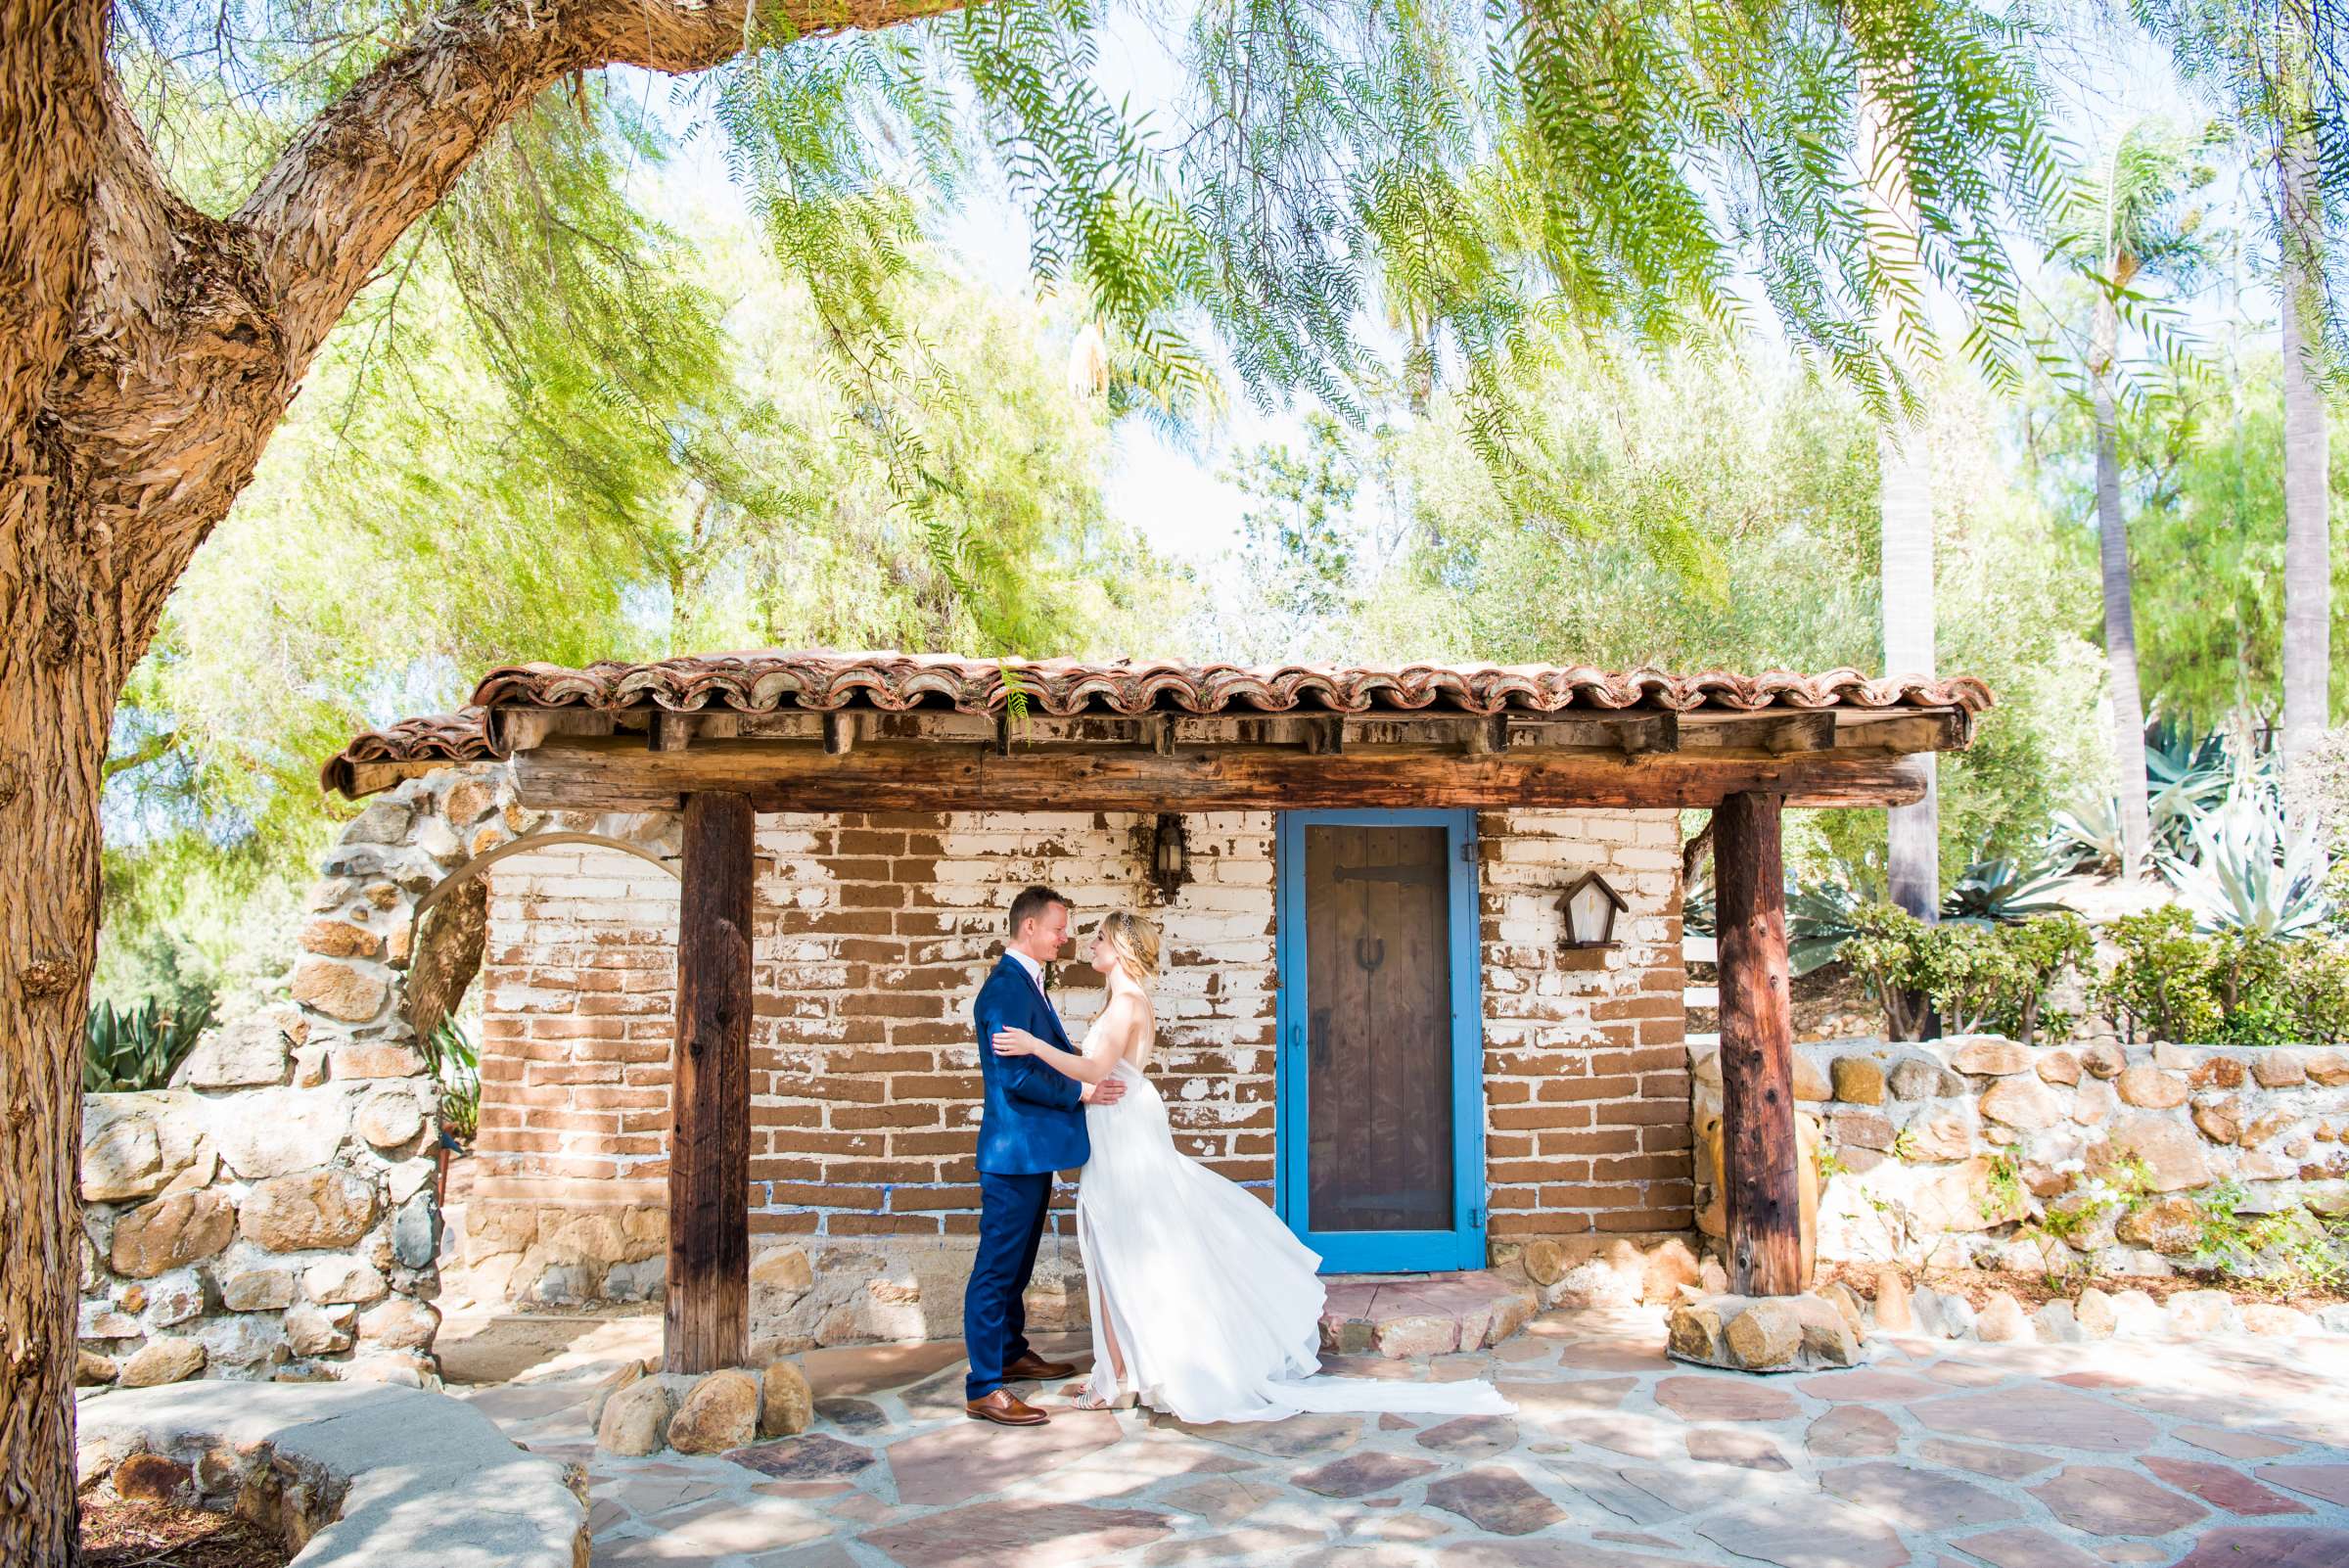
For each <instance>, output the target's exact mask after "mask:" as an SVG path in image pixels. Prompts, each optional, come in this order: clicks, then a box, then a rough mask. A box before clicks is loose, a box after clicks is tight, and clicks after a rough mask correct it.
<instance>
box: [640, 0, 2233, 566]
mask: <svg viewBox="0 0 2349 1568" xmlns="http://www.w3.org/2000/svg"><path fill="white" fill-rule="evenodd" d="M1174 16H1175V17H1176V19H1177V20H1176V22H1174V23H1169V22H1168V21H1167V17H1166V15H1165V14H1162V15H1161V16H1160V18H1159V22H1158V24H1157V27H1158V28H1164V29H1167V30H1175V29H1176V28H1178V25H1179V21H1178V19H1179V11H1178V10H1177V11H1176V12H1174ZM1095 75H1096V79H1097V80H1098V81H1099V82H1100V84H1101V85H1102V86H1103V87H1104V88H1105V89H1106V91H1107V92H1108V94H1109V96H1110V97H1111V98H1112V99H1113V100H1119V99H1123V100H1125V101H1126V102H1127V103H1128V106H1129V109H1130V111H1131V112H1132V113H1134V114H1136V115H1140V116H1142V117H1143V118H1144V119H1145V120H1147V119H1148V118H1150V117H1151V116H1152V115H1153V114H1154V112H1156V111H1161V110H1164V109H1165V108H1166V107H1168V106H1170V105H1171V104H1172V103H1173V102H1174V96H1175V95H1176V94H1177V93H1178V92H1179V90H1180V87H1181V76H1180V70H1179V67H1178V65H1177V63H1176V61H1175V60H1174V57H1173V56H1172V55H1171V54H1170V53H1169V51H1168V50H1167V49H1166V47H1165V46H1164V45H1163V44H1162V43H1161V41H1160V32H1159V30H1157V28H1154V27H1153V25H1152V24H1151V23H1147V22H1145V21H1143V20H1141V19H1140V18H1138V17H1136V16H1135V15H1134V14H1133V13H1132V12H1131V11H1130V10H1121V11H1119V12H1117V13H1116V15H1115V18H1114V20H1113V21H1112V22H1111V23H1110V24H1109V26H1108V28H1107V30H1106V33H1105V35H1104V37H1103V39H1102V43H1101V48H1100V53H1099V63H1098V67H1097V69H1096V72H1095ZM615 76H616V78H617V79H619V80H620V81H621V82H622V83H640V84H641V86H638V87H635V88H634V89H633V90H636V91H639V92H641V93H642V94H643V98H642V100H641V101H643V102H644V103H646V105H647V107H648V108H650V109H651V110H652V111H653V113H654V114H655V115H656V116H658V117H661V118H663V119H665V120H666V122H667V123H668V126H669V128H670V130H671V131H672V133H676V134H678V136H679V145H678V151H677V153H676V155H675V157H674V158H673V159H672V160H671V161H670V162H668V164H667V165H665V166H664V167H662V168H661V170H660V171H659V173H658V175H657V176H656V177H657V178H659V179H660V181H661V182H662V185H663V187H664V189H663V190H662V192H661V193H660V200H661V202H662V205H668V203H669V202H679V203H683V204H686V205H688V206H700V207H703V208H705V209H709V210H714V211H715V212H716V213H719V214H722V215H723V216H725V217H727V218H728V219H729V220H731V221H736V222H740V223H742V224H744V225H746V226H748V225H750V224H752V223H753V221H754V220H753V218H752V216H751V214H750V212H749V210H748V208H746V207H745V206H744V204H743V202H742V199H741V197H740V194H739V192H738V191H737V190H736V188H735V186H734V185H733V183H732V182H731V180H730V179H729V178H728V176H727V174H726V171H725V168H724V166H723V163H722V161H720V159H719V157H718V146H717V139H716V138H715V137H714V136H711V135H708V134H690V133H689V132H690V116H689V115H687V114H686V113H685V112H683V111H680V110H679V109H678V108H677V107H676V106H675V104H674V103H673V102H671V101H670V99H669V97H668V93H669V89H668V87H667V86H666V84H664V83H662V82H660V81H659V79H657V78H653V77H649V76H646V75H645V74H644V73H642V72H634V71H629V70H626V69H620V70H616V71H615ZM2049 86H2050V92H2051V94H2052V95H2053V97H2054V100H2055V103H2056V106H2057V107H2056V116H2055V117H2056V126H2055V129H2056V133H2057V135H2058V137H2059V138H2060V139H2061V140H2062V141H2064V142H2065V143H2066V144H2068V145H2069V147H2070V148H2071V149H2072V151H2073V152H2074V154H2075V156H2077V157H2078V159H2079V161H2081V163H2082V164H2084V165H2086V164H2092V163H2094V162H2096V161H2098V160H2099V159H2100V158H2101V157H2102V156H2103V154H2104V153H2105V152H2106V151H2107V150H2108V149H2109V146H2110V145H2111V143H2112V142H2113V141H2114V140H2116V139H2117V137H2118V136H2119V134H2120V133H2121V131H2122V130H2123V129H2124V128H2125V127H2126V126H2128V125H2129V124H2131V123H2132V122H2134V121H2135V120H2137V119H2140V118H2142V117H2147V116H2166V117H2171V118H2176V119H2181V120H2186V121H2188V122H2191V121H2192V120H2194V119H2195V118H2197V117H2200V116H2202V115H2207V113H2208V111H2207V110H2203V109H2199V108H2197V106H2196V105H2195V104H2193V103H2192V102H2191V101H2190V100H2189V99H2188V97H2187V95H2186V93H2185V92H2184V91H2183V89H2182V88H2181V87H2180V85H2179V83H2178V82H2177V80H2176V78H2175V76H2174V74H2173V73H2172V71H2171V70H2170V69H2169V66H2168V63H2167V61H2166V59H2165V58H2164V57H2163V56H2162V54H2161V52H2160V51H2159V50H2158V48H2157V47H2156V46H2154V45H2152V44H2151V43H2150V42H2148V41H2145V40H2143V39H2142V38H2137V37H2135V36H2117V37H2116V35H2114V34H2113V33H2111V32H2098V33H2096V34H2093V35H2088V36H2084V37H2083V38H2082V39H2081V40H2080V41H2079V42H2078V43H2077V44H2075V45H2074V46H2072V47H2071V48H2070V49H2068V50H2064V51H2059V52H2057V53H2056V54H2055V55H2054V57H2053V59H2052V65H2051V68H2050V76H2049ZM1028 232H1029V230H1028V223H1027V218H1026V214H1025V212H1024V211H1023V209H1022V208H1021V207H1020V205H1019V204H1018V203H1017V201H1015V200H1014V199H1013V198H1012V196H1011V195H1010V193H1009V192H1008V191H1007V190H1005V189H1004V188H1003V186H1002V185H1001V183H1000V181H999V179H997V178H996V177H995V176H994V174H993V173H992V171H991V170H990V171H988V172H986V173H985V174H984V175H983V176H982V177H981V178H979V179H976V180H974V181H972V182H971V184H970V185H969V186H968V187H967V188H966V192H965V199H964V201H963V203H962V205H961V207H960V208H958V209H957V210H955V211H953V212H951V213H948V214H945V216H944V222H943V224H942V225H941V227H940V229H939V231H938V234H937V238H938V242H939V244H940V246H941V248H942V249H943V250H944V251H945V252H946V253H947V254H949V255H950V256H952V257H953V258H954V260H955V262H956V263H957V264H958V265H960V266H961V267H962V268H963V269H964V270H965V271H966V272H968V273H969V274H970V275H971V276H973V277H974V278H976V279H978V280H980V281H982V282H984V283H986V284H988V285H990V287H992V288H994V289H996V290H998V291H1000V292H1002V293H1004V294H1007V295H1012V296H1020V297H1028V298H1033V297H1034V296H1035V295H1036V281H1035V279H1034V277H1033V275H1032V274H1031V271H1030V267H1029V257H1028ZM2018 258H2021V259H2024V260H2025V262H2026V265H2025V275H2026V279H2027V280H2028V281H2029V282H2030V283H2032V285H2033V286H2035V287H2044V286H2045V285H2047V284H2048V283H2049V282H2050V281H2051V280H2050V279H2049V278H2048V277H2047V276H2046V275H2045V273H2044V270H2043V269H2041V268H2038V267H2036V266H2033V265H2031V264H2029V260H2028V247H2027V246H2026V247H2024V248H2022V249H2021V250H2019V251H2018ZM1755 303H1756V304H1757V305H1760V301H1759V300H1756V301H1755ZM2219 308H2220V304H2219V300H2218V298H2217V296H2216V293H2215V292H2214V293H2213V294H2211V295H2208V296H2206V297H2205V299H2204V300H2202V301H2200V302H2199V303H2198V304H2197V305H2196V306H2195V307H2194V309H2193V310H2192V311H2191V312H2190V313H2189V319H2209V318H2211V317H2212V316H2213V315H2214V314H2215V312H2216V311H2217V310H2218V309H2219ZM1752 318H1753V319H1754V320H1756V321H1758V322H1760V323H1761V324H1762V330H1763V331H1764V333H1765V334H1766V335H1769V336H1774V323H1773V321H1772V318H1771V313H1770V311H1769V310H1768V309H1767V308H1757V309H1756V310H1755V311H1754V312H1752ZM1946 319H1947V320H1948V321H1949V322H1950V324H1951V327H1952V332H1953V341H1954V338H1955V335H1956V334H1957V333H1958V332H1961V331H1962V323H1959V322H1957V320H1956V318H1955V314H1954V312H1950V313H1948V314H1947V316H1946ZM1302 415H1303V410H1302V409H1301V408H1297V407H1291V408H1286V409H1279V410H1274V411H1271V412H1266V411H1263V410H1260V409H1258V408H1256V407H1254V406H1253V405H1251V404H1250V403H1249V402H1248V400H1247V399H1246V398H1245V397H1244V396H1239V397H1235V398H1234V399H1233V400H1232V403H1231V407H1230V411H1229V414H1228V417H1227V418H1226V419H1225V420H1224V422H1223V423H1222V425H1221V427H1220V428H1219V429H1217V430H1216V431H1214V432H1212V433H1210V434H1209V435H1208V436H1207V438H1205V439H1204V440H1203V441H1201V442H1200V443H1199V444H1198V445H1197V446H1196V447H1191V446H1185V445H1178V444H1176V443H1175V442H1174V441H1173V440H1170V439H1169V438H1167V437H1166V436H1164V435H1163V434H1161V433H1160V432H1159V431H1157V430H1156V429H1154V428H1153V427H1151V426H1150V425H1149V424H1148V423H1147V422H1145V421H1142V420H1138V419H1129V420H1127V421H1124V422H1123V423H1122V424H1121V425H1120V427H1119V428H1118V429H1117V431H1116V432H1115V433H1114V446H1113V466H1112V469H1111V472H1110V474H1109V476H1108V481H1107V491H1108V494H1107V500H1108V503H1109V506H1110V508H1111V510H1112V511H1113V513H1115V514H1116V515H1119V516H1121V517H1123V518H1124V519H1125V520H1126V521H1128V523H1130V524H1132V525H1133V526H1135V527H1137V528H1138V529H1139V530H1141V531H1142V532H1143V534H1144V535H1145V536H1146V537H1147V538H1148V539H1149V540H1150V541H1151V543H1152V544H1153V545H1154V546H1155V547H1156V548H1158V549H1160V550H1161V551H1163V552H1166V553H1168V554H1171V555H1174V556H1177V557H1181V558H1184V559H1188V560H1191V561H1193V562H1198V563H1205V562H1208V561H1211V560H1214V559H1216V558H1218V557H1221V556H1223V555H1225V554H1226V552H1227V551H1228V549H1229V547H1230V546H1231V545H1232V543H1233V542H1234V541H1235V539H1236V538H1237V536H1238V533H1239V530H1240V524H1241V510H1242V507H1243V505H1244V502H1245V497H1244V496H1243V494H1242V493H1241V491H1240V490H1239V489H1238V488H1237V487H1236V486H1234V485H1233V484H1230V483H1229V482H1228V480H1227V479H1226V478H1225V477H1224V476H1225V474H1226V472H1227V471H1228V469H1229V467H1230V465H1231V462H1232V458H1233V455H1234V454H1235V453H1237V452H1241V451H1245V450H1248V449H1250V448H1252V447H1254V446H1255V445H1257V444H1258V443H1261V442H1267V441H1270V442H1287V443H1290V444H1302V441H1303V438H1304V434H1303V432H1304V427H1303V418H1302Z"/></svg>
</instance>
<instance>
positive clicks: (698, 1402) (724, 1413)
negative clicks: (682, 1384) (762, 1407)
mask: <svg viewBox="0 0 2349 1568" xmlns="http://www.w3.org/2000/svg"><path fill="white" fill-rule="evenodd" d="M758 1431H759V1380H758V1379H757V1378H755V1377H753V1376H751V1374H750V1373H748V1372H746V1371H743V1370H742V1369H741V1368H739V1367H727V1368H725V1369H724V1370H722V1371H716V1372H712V1373H711V1374H710V1375H709V1376H707V1377H705V1378H703V1379H702V1380H701V1381H700V1382H698V1383H696V1384H694V1385H693V1388H692V1390H691V1391H690V1392H688V1393H687V1394H686V1396H685V1398H684V1401H683V1402H682V1403H681V1404H679V1405H678V1407H677V1413H676V1414H675V1415H674V1416H673V1417H671V1418H670V1420H669V1423H668V1446H669V1447H670V1448H672V1449H674V1450H676V1451H677V1452H678V1453H725V1452H726V1451H727V1450H728V1449H739V1448H741V1447H743V1446H744V1445H745V1444H747V1443H749V1442H750V1441H751V1440H752V1438H754V1437H755V1436H757V1435H758Z"/></svg>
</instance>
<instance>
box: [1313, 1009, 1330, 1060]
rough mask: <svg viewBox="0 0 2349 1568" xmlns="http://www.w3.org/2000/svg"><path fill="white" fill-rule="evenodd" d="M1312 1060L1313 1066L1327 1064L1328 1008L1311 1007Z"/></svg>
mask: <svg viewBox="0 0 2349 1568" xmlns="http://www.w3.org/2000/svg"><path fill="white" fill-rule="evenodd" d="M1328 1065H1329V1009H1328V1008H1326V1007H1316V1008H1314V1009H1313V1066H1315V1067H1327V1066H1328Z"/></svg>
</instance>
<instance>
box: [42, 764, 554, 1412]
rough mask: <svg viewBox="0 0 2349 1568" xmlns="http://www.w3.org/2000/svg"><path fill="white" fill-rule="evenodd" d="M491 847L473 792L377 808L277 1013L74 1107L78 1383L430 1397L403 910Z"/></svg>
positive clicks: (446, 790)
mask: <svg viewBox="0 0 2349 1568" xmlns="http://www.w3.org/2000/svg"><path fill="white" fill-rule="evenodd" d="M511 832H512V827H511V824H510V823H509V821H508V820H507V817H506V814H505V812H504V808H503V807H501V806H500V804H499V802H498V798H497V786H496V783H495V780H494V779H493V778H489V777H486V776H484V775H482V774H481V773H479V772H466V771H450V772H443V773H439V774H436V775H433V776H432V777H429V778H423V779H416V780H411V781H410V782H408V783H406V784H403V785H402V786H400V787H399V788H398V789H397V790H394V791H392V792H391V793H390V794H388V795H386V796H385V797H383V798H382V799H380V800H379V801H377V802H376V803H375V804H374V805H372V806H370V807H367V809H366V810H364V811H362V812H361V813H360V814H359V815H358V816H357V817H356V818H355V819H354V820H353V821H352V822H351V823H350V824H349V825H348V826H347V827H346V828H345V831H344V832H343V834H342V836H341V838H340V839H339V841H338V842H337V843H336V845H335V847H334V848H333V850H331V851H330V852H329V853H328V854H327V855H326V857H325V859H324V861H323V862H322V864H321V876H320V879H319V881H318V883H317V885H316V886H315V887H314V888H313V889H312V890H311V893H310V898H309V900H308V901H309V909H310V913H309V916H308V917H307V918H306V920H305V921H304V923H303V925H302V926H301V928H300V930H299V934H298V935H297V939H296V940H297V943H298V945H299V948H300V956H299V960H298V961H297V962H296V964H295V967H294V970H293V977H292V981H291V986H290V990H291V993H292V997H293V1000H292V1002H291V1003H290V1004H281V1005H277V1006H273V1007H269V1008H266V1009H264V1010H262V1011H261V1012H258V1013H256V1014H254V1015H253V1016H251V1017H247V1018H243V1019H238V1020H235V1021H233V1022H231V1023H229V1024H226V1025H224V1026H222V1027H221V1028H219V1029H216V1030H214V1031H212V1032H211V1033H210V1034H208V1035H207V1036H206V1037H205V1038H204V1039H203V1040H201V1041H200V1042H199V1043H198V1044H197V1047H196V1049H195V1050H194V1051H193V1052H192V1053H191V1054H190V1055H189V1057H188V1059H187V1060H186V1062H184V1063H183V1064H182V1065H181V1067H180V1070H179V1072H178V1073H177V1074H176V1075H175V1076H174V1078H173V1080H172V1086H171V1087H170V1088H168V1089H163V1090H158V1091H154V1092H149V1093H138V1094H93V1095H90V1096H89V1097H88V1098H87V1099H86V1100H85V1102H84V1104H83V1108H82V1158H81V1196H82V1199H83V1209H82V1226H83V1231H84V1245H83V1248H82V1258H81V1325H80V1326H81V1342H82V1359H81V1379H82V1381H83V1382H85V1383H113V1382H116V1381H119V1382H121V1383H123V1384H126V1385H133V1386H136V1385H145V1384H156V1383H169V1382H177V1381H179V1380H181V1379H182V1378H187V1377H195V1376H214V1377H243V1378H259V1377H272V1376H274V1377H277V1378H281V1379H327V1378H370V1379H386V1380H395V1381H400V1382H408V1383H421V1382H424V1381H426V1380H428V1379H430V1378H432V1377H433V1375H434V1372H435V1366H434V1362H433V1360H432V1356H431V1348H432V1343H433V1337H434V1334H435V1331H436V1330H437V1328H438V1322H439V1314H438V1310H437V1309H436V1308H435V1307H434V1306H433V1301H434V1299H435V1298H436V1297H437V1296H438V1294H439V1277H438V1269H437V1262H436V1260H437V1252H438V1216H437V1211H436V1208H435V1195H434V1191H433V1187H434V1174H435V1164H436V1162H435V1157H434V1143H435V1132H434V1129H435V1122H436V1118H437V1117H438V1104H439V1101H438V1090H437V1087H436V1085H435V1084H434V1083H433V1081H432V1079H431V1078H430V1076H429V1075H428V1073H427V1071H426V1066H425V1060H424V1057H423V1055H422V1053H420V1052H419V1051H418V1050H417V1049H416V1048H415V1043H414V1035H413V1032H412V1031H411V1030H410V1029H409V1027H408V1024H407V1021H406V1019H405V1017H404V1016H403V1011H402V1007H401V987H402V978H403V975H404V972H405V969H406V966H407V963H408V959H409V956H410V953H409V944H410V939H411V934H412V925H413V919H414V913H415V908H416V903H417V900H418V899H420V898H421V897H422V896H423V895H424V894H426V893H428V892H430V891H431V890H432V888H433V887H434V886H435V885H436V884H438V882H439V881H440V880H441V878H442V877H443V876H445V875H446V874H447V873H448V872H449V871H450V870H451V869H452V868H454V867H455V866H457V865H458V864H460V863H462V862H463V861H464V859H465V858H466V857H467V855H468V854H469V853H472V852H473V850H474V848H475V847H476V846H477V845H486V844H492V843H496V842H501V841H502V840H503V839H505V838H506V837H510V836H511Z"/></svg>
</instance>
